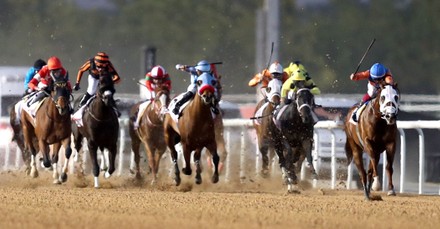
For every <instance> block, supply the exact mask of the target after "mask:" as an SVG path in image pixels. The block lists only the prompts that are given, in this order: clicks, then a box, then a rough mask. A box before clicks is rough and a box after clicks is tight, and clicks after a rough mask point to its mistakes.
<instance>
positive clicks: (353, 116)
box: [351, 101, 365, 122]
mask: <svg viewBox="0 0 440 229" xmlns="http://www.w3.org/2000/svg"><path fill="white" fill-rule="evenodd" d="M364 103H365V102H364V101H361V102H360V103H358V105H357V106H356V109H354V110H353V114H352V116H351V118H352V119H353V121H355V122H358V120H357V118H358V117H357V115H356V113H357V112H358V110H359V108H361V107H362V106H363V105H364Z"/></svg>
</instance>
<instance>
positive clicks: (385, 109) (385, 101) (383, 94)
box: [379, 84, 400, 125]
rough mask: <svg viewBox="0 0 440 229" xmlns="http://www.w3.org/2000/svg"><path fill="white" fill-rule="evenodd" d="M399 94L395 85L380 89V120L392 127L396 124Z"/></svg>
mask: <svg viewBox="0 0 440 229" xmlns="http://www.w3.org/2000/svg"><path fill="white" fill-rule="evenodd" d="M399 94H400V93H399V90H398V89H397V85H396V84H394V85H385V86H382V87H381V90H380V97H379V110H380V114H381V118H382V119H385V121H386V122H387V124H388V125H393V124H394V123H395V122H396V119H397V112H398V111H399V97H400V95H399Z"/></svg>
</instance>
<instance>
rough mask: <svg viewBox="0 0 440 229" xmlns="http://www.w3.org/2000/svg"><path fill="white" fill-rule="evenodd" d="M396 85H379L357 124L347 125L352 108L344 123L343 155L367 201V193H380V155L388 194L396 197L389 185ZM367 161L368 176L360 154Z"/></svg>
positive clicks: (394, 123)
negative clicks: (352, 165)
mask: <svg viewBox="0 0 440 229" xmlns="http://www.w3.org/2000/svg"><path fill="white" fill-rule="evenodd" d="M399 93H400V92H399V90H398V89H397V85H382V86H381V88H379V89H378V92H377V94H378V95H379V96H377V97H376V98H374V99H372V100H371V101H370V102H368V104H367V105H366V107H365V110H364V111H363V112H362V113H361V114H360V116H359V119H358V120H359V121H358V123H357V125H355V124H354V123H352V122H350V119H351V117H352V113H353V111H354V110H355V108H356V107H352V108H351V109H350V110H349V112H348V115H347V118H346V120H345V134H346V136H347V140H346V143H345V152H346V155H347V159H348V163H351V161H352V160H354V163H355V164H356V167H357V168H358V171H359V176H360V178H361V181H362V185H363V188H364V195H365V198H366V199H367V200H370V190H371V189H373V190H374V191H378V190H380V181H379V177H378V173H377V166H378V163H379V159H380V154H381V153H382V152H383V151H385V152H386V158H387V165H386V170H387V176H388V195H396V193H395V191H394V185H393V161H394V154H395V151H396V136H397V125H396V120H397V112H398V110H399V96H400V95H399ZM364 151H365V152H366V153H367V154H368V156H369V158H370V163H369V168H368V177H367V174H366V172H365V169H364V164H363V158H362V155H363V152H364Z"/></svg>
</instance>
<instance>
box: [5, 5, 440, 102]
mask: <svg viewBox="0 0 440 229" xmlns="http://www.w3.org/2000/svg"><path fill="white" fill-rule="evenodd" d="M439 11H440V2H438V1H416V0H376V1H369V0H337V1H336V0H279V1H278V0H266V1H264V0H240V1H231V0H225V1H218V0H204V1H191V0H161V1H156V0H94V1H89V0H38V1H27V0H2V1H1V2H0V41H1V42H0V50H1V51H0V65H1V66H9V65H19V66H31V65H32V64H33V62H34V61H35V60H36V59H37V58H43V59H46V60H47V59H48V58H49V57H50V56H52V55H56V56H59V57H60V58H61V60H62V62H63V64H64V65H65V67H66V69H67V70H68V71H69V72H70V77H71V80H72V81H73V80H74V79H75V77H76V73H77V71H78V68H79V67H80V66H81V65H82V64H83V63H84V62H85V61H86V60H87V59H88V58H90V57H93V56H94V55H95V54H96V52H98V51H104V52H107V53H108V54H109V55H110V58H111V61H112V62H113V64H114V65H115V67H116V69H117V71H118V72H119V74H120V75H121V77H122V82H121V84H120V85H118V87H117V90H118V92H121V93H138V90H139V86H138V85H137V84H136V82H137V81H138V80H140V79H142V78H143V77H144V75H145V71H147V70H148V69H147V68H148V66H146V65H147V64H146V61H145V58H144V54H145V51H146V50H147V49H149V48H153V49H154V50H155V54H156V56H155V64H161V65H163V66H164V67H165V68H166V69H167V70H168V72H169V73H170V75H171V77H172V80H173V89H174V92H182V91H184V90H186V87H187V85H188V83H187V82H186V80H188V78H189V76H188V75H187V74H185V73H182V72H178V71H177V70H175V68H174V66H175V65H176V64H178V63H180V64H188V65H193V64H196V63H197V62H198V61H199V60H201V59H207V60H209V61H212V62H217V61H222V62H223V64H222V65H219V66H218V70H219V72H220V74H222V75H223V85H224V94H240V93H248V94H249V93H250V94H252V93H255V89H254V88H249V87H248V86H247V82H248V81H249V79H250V78H251V77H252V76H253V75H254V74H255V73H257V72H259V71H261V70H262V69H263V68H264V67H266V65H267V62H268V61H269V52H270V47H269V46H270V45H268V44H269V43H270V42H274V43H275V50H274V55H273V57H272V61H274V60H279V61H280V63H281V64H282V65H283V66H288V64H289V63H290V62H292V61H294V60H301V61H302V62H303V64H304V65H305V66H306V68H307V69H308V71H309V73H310V74H311V76H312V78H313V79H314V80H315V82H316V83H317V84H318V85H319V87H320V88H321V90H322V92H323V93H324V94H325V93H364V92H365V91H366V82H351V81H350V80H349V75H350V73H352V72H354V71H355V69H356V67H357V64H358V63H359V60H360V59H361V57H362V55H363V54H364V52H365V50H366V48H367V47H368V45H369V44H370V42H371V40H372V39H373V38H376V39H377V40H376V42H375V44H374V46H373V48H372V49H371V50H370V52H369V54H368V55H367V57H366V58H365V60H364V61H363V63H362V65H361V68H360V70H365V69H368V68H369V67H370V66H371V65H372V64H373V63H374V62H376V61H378V62H382V63H384V64H385V65H386V66H387V67H389V68H390V69H391V71H392V72H393V74H394V76H395V79H396V81H397V82H398V83H399V87H400V89H401V91H402V93H406V94H419V93H420V94H437V93H438V88H439V86H440V78H439V77H436V76H437V71H438V70H437V66H438V65H437V63H438V62H439V61H440V57H439V53H440V52H439V51H440V43H439V42H438V41H439V40H440V24H439V23H436V22H437V21H439V19H440V14H439ZM274 35H275V36H274ZM85 78H86V77H85ZM82 81H83V82H81V87H82V89H85V87H86V83H87V82H86V80H84V78H83V80H82Z"/></svg>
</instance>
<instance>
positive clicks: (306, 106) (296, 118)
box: [277, 88, 316, 192]
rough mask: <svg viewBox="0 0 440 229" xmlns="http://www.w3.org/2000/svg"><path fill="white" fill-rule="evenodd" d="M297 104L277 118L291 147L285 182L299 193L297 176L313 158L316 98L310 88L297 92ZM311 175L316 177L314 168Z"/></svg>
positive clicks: (290, 189) (286, 107)
mask: <svg viewBox="0 0 440 229" xmlns="http://www.w3.org/2000/svg"><path fill="white" fill-rule="evenodd" d="M295 97H296V98H295V102H291V103H290V104H289V105H286V106H285V108H284V107H283V108H282V109H283V110H284V111H283V112H282V113H281V114H279V115H278V116H279V117H277V119H278V122H279V126H280V130H281V134H282V135H283V139H281V141H284V140H285V141H286V142H287V145H288V146H289V147H288V149H287V150H286V156H285V160H286V170H287V171H284V170H282V172H283V177H284V180H285V181H286V183H287V185H288V191H289V192H297V191H298V190H297V187H296V184H297V176H296V173H298V172H299V170H300V168H301V165H302V162H303V161H304V159H305V157H308V156H310V157H311V151H312V145H313V131H314V128H313V126H314V120H313V115H312V106H313V100H314V96H313V94H312V93H311V92H310V90H309V89H308V88H301V89H299V90H298V91H297V92H296V95H295ZM310 170H311V173H312V174H313V175H314V176H316V173H315V170H314V168H313V166H311V169H310Z"/></svg>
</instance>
